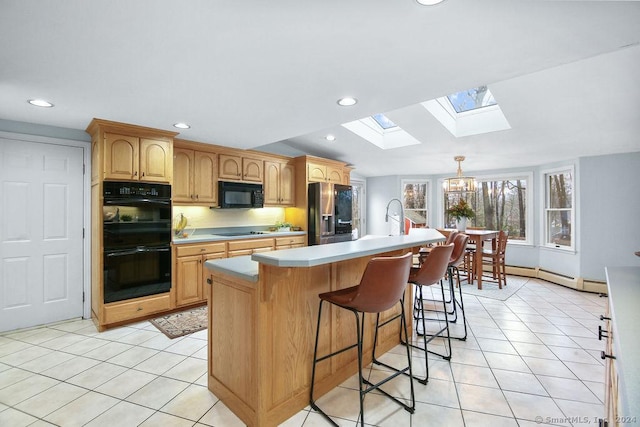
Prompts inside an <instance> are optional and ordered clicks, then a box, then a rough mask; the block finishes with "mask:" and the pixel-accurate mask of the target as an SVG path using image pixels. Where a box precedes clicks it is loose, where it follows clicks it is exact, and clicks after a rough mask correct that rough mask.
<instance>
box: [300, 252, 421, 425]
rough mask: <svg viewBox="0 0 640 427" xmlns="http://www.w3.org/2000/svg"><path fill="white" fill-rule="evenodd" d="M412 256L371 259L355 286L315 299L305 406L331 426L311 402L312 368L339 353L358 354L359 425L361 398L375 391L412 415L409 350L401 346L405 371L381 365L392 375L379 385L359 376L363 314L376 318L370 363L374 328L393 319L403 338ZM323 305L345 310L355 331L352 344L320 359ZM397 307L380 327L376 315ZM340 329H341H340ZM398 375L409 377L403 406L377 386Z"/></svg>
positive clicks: (375, 336) (375, 341) (313, 382)
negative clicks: (317, 301) (315, 317)
mask: <svg viewBox="0 0 640 427" xmlns="http://www.w3.org/2000/svg"><path fill="white" fill-rule="evenodd" d="M412 257H413V254H412V253H411V252H407V253H406V254H404V255H402V256H390V257H376V258H372V259H371V260H370V261H369V262H368V263H367V266H366V267H365V271H364V273H363V275H362V279H361V280H360V283H359V284H358V285H357V286H352V287H349V288H345V289H339V290H337V291H331V292H324V293H321V294H320V295H318V297H319V298H320V307H319V309H318V325H317V328H316V342H315V347H314V350H313V368H312V372H311V391H310V396H309V403H310V405H311V407H312V408H313V409H315V410H316V411H318V412H319V413H320V414H322V416H324V417H325V418H326V419H327V420H328V421H329V422H330V423H331V424H333V425H336V426H337V425H338V424H336V423H335V421H333V420H332V419H331V418H330V417H329V415H327V414H326V413H325V412H324V411H323V410H322V409H320V407H319V406H318V405H317V403H316V401H315V398H314V394H313V393H314V385H315V376H316V366H317V364H318V363H320V362H322V361H324V360H327V359H329V358H331V357H333V356H336V355H338V354H342V353H343V352H345V351H347V350H350V349H353V348H357V351H358V384H359V387H358V391H359V392H360V424H361V426H362V427H364V398H365V395H366V394H367V393H369V392H371V391H373V390H378V392H380V393H382V394H384V395H385V396H387V397H389V398H390V399H392V400H393V401H395V402H396V403H398V404H399V405H400V406H402V407H403V408H404V409H405V410H407V411H408V412H409V413H413V412H414V411H415V392H414V387H413V370H412V367H411V349H410V348H409V346H405V348H406V351H407V367H405V368H401V369H398V368H394V367H392V366H390V365H384V366H386V367H387V368H389V369H391V370H392V372H393V373H392V374H391V375H389V376H388V377H387V378H385V379H383V380H382V381H378V382H377V383H375V384H374V383H371V382H370V381H369V380H368V379H365V378H364V375H363V374H362V347H363V340H364V332H365V331H364V324H365V313H374V314H376V326H375V335H374V342H373V350H372V359H373V361H374V363H375V362H377V359H376V357H375V351H376V345H377V339H378V328H380V327H383V326H385V325H387V324H390V323H391V320H394V319H397V318H398V317H400V330H401V332H400V336H402V332H403V331H404V336H405V337H406V336H407V321H406V318H405V315H404V293H405V290H406V288H407V283H408V279H409V274H410V269H411V263H412ZM324 303H329V304H333V305H334V306H336V307H340V308H343V309H345V310H349V311H350V312H352V313H353V314H354V317H355V327H356V342H355V343H353V344H351V345H347V346H346V347H344V348H341V349H340V350H336V351H333V352H331V353H329V354H326V355H324V356H320V357H318V340H319V337H320V335H321V333H320V326H321V324H322V322H321V318H322V307H323V305H324ZM398 305H399V306H400V314H399V315H397V316H394V317H393V318H392V319H388V320H386V321H384V322H383V323H380V313H382V312H383V311H387V310H389V309H391V308H393V307H394V306H398ZM341 327H344V326H343V325H341ZM399 375H407V376H409V383H410V388H411V402H410V404H407V403H405V402H403V401H402V400H400V399H398V398H396V397H394V396H392V395H391V394H389V393H388V392H386V391H385V390H383V389H382V388H380V386H382V385H383V384H385V383H386V382H388V381H390V380H391V379H393V378H395V377H397V376H399Z"/></svg>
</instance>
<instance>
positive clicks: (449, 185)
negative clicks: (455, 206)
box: [444, 156, 476, 193]
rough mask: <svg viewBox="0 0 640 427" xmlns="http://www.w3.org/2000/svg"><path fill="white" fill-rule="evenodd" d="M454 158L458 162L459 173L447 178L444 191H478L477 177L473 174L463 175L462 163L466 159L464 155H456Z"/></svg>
mask: <svg viewBox="0 0 640 427" xmlns="http://www.w3.org/2000/svg"><path fill="white" fill-rule="evenodd" d="M453 160H455V161H456V162H458V174H457V176H456V177H453V178H445V180H444V192H445V193H467V192H474V191H476V179H475V178H473V177H471V176H462V166H461V163H462V162H463V161H464V156H455V157H454V158H453Z"/></svg>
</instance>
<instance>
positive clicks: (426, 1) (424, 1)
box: [416, 0, 444, 6]
mask: <svg viewBox="0 0 640 427" xmlns="http://www.w3.org/2000/svg"><path fill="white" fill-rule="evenodd" d="M416 1H417V2H418V3H419V4H421V5H423V6H433V5H436V4H438V3H442V2H443V1H444V0H416Z"/></svg>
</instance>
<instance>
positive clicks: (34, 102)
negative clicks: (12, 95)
mask: <svg viewBox="0 0 640 427" xmlns="http://www.w3.org/2000/svg"><path fill="white" fill-rule="evenodd" d="M27 102H29V104H31V105H35V106H36V107H46V108H49V107H53V104H52V103H50V102H49V101H45V100H44V99H30V100H29V101H27Z"/></svg>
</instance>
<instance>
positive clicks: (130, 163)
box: [104, 133, 172, 182]
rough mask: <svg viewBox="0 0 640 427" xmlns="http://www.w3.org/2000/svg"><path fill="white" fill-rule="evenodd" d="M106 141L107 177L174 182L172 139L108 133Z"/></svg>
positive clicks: (105, 162)
mask: <svg viewBox="0 0 640 427" xmlns="http://www.w3.org/2000/svg"><path fill="white" fill-rule="evenodd" d="M104 144H105V151H104V154H105V155H104V179H118V180H134V181H138V180H139V181H148V182H171V175H172V162H171V159H172V156H171V152H172V144H171V142H169V141H162V140H155V139H149V138H138V137H135V136H129V135H119V134H115V133H105V137H104Z"/></svg>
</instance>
